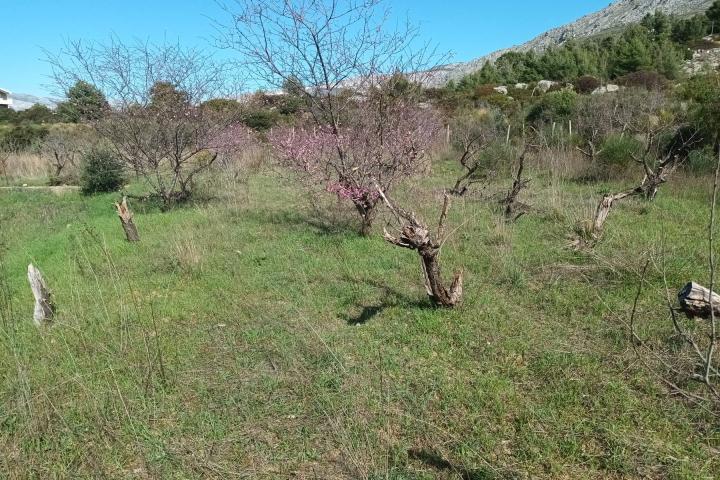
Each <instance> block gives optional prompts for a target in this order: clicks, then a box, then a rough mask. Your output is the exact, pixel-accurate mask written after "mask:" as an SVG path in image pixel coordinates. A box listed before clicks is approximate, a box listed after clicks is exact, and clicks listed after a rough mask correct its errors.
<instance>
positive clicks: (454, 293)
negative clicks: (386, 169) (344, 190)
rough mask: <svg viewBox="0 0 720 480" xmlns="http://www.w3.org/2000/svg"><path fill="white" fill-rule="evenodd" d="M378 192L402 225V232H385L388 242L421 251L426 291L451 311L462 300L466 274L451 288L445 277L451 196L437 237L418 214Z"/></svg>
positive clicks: (458, 275)
mask: <svg viewBox="0 0 720 480" xmlns="http://www.w3.org/2000/svg"><path fill="white" fill-rule="evenodd" d="M377 192H378V194H379V196H380V197H381V198H382V199H383V201H384V203H385V205H386V206H387V207H388V209H389V210H390V212H391V213H392V214H393V216H394V217H395V219H396V221H397V222H398V229H399V232H398V233H396V234H391V233H389V232H388V231H387V230H386V229H385V230H384V238H385V240H386V241H387V242H389V243H391V244H393V245H396V246H398V247H402V248H407V249H410V250H415V251H416V252H418V255H420V264H421V265H422V270H423V278H424V281H425V290H426V292H427V294H428V297H429V298H430V300H431V301H432V302H433V303H434V304H435V305H437V306H440V307H447V308H452V307H455V306H457V305H458V304H459V303H460V301H461V300H462V294H463V271H462V269H461V270H458V271H457V272H455V275H454V277H453V280H452V282H451V283H450V286H449V287H448V286H447V284H446V283H445V281H444V280H443V278H442V274H441V270H440V252H441V250H442V246H443V245H444V243H445V241H446V240H447V236H446V232H445V222H446V220H447V214H448V209H449V208H450V196H449V195H448V194H447V193H446V194H445V196H444V201H443V206H442V210H441V212H440V220H439V222H438V228H437V232H436V233H435V234H433V233H432V232H431V231H430V229H429V228H428V227H427V225H426V224H425V223H424V222H423V221H422V220H419V219H418V218H417V216H416V215H415V213H414V212H411V211H407V210H404V209H402V208H400V207H398V206H397V205H395V204H393V203H392V202H391V201H390V199H389V198H388V197H387V196H386V195H385V193H384V192H383V191H382V189H380V188H379V187H378V189H377Z"/></svg>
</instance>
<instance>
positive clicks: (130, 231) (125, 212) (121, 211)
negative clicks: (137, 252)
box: [115, 197, 140, 242]
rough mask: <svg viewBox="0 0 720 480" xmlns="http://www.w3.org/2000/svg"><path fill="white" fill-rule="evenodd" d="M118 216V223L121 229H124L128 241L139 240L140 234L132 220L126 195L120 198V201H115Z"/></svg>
mask: <svg viewBox="0 0 720 480" xmlns="http://www.w3.org/2000/svg"><path fill="white" fill-rule="evenodd" d="M115 208H117V212H118V217H120V223H121V224H122V227H123V230H125V237H126V238H127V241H128V242H139V241H140V234H139V233H138V230H137V227H136V226H135V222H133V213H132V212H131V211H130V208H129V207H128V204H127V197H123V198H122V202H121V203H116V204H115Z"/></svg>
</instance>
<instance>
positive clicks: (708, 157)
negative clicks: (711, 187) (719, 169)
mask: <svg viewBox="0 0 720 480" xmlns="http://www.w3.org/2000/svg"><path fill="white" fill-rule="evenodd" d="M716 165H717V155H715V153H714V152H713V149H712V147H711V146H709V145H707V146H705V147H703V148H701V149H699V150H693V151H692V152H690V154H689V155H688V158H687V162H686V167H687V169H688V171H690V173H692V174H694V175H706V174H708V173H711V172H713V171H714V170H715V167H716Z"/></svg>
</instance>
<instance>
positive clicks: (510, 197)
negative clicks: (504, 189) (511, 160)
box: [500, 142, 535, 222]
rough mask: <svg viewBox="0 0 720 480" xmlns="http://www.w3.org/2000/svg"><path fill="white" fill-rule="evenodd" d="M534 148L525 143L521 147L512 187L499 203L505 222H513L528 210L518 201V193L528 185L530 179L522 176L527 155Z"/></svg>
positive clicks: (527, 207)
mask: <svg viewBox="0 0 720 480" xmlns="http://www.w3.org/2000/svg"><path fill="white" fill-rule="evenodd" d="M534 147H535V146H534V145H532V144H530V143H527V142H526V143H525V145H524V146H523V149H522V153H521V154H520V157H519V159H518V162H517V167H516V170H515V173H514V174H513V183H512V187H511V188H510V190H509V191H508V193H507V195H505V197H504V198H503V199H502V200H501V201H500V204H501V205H502V207H503V215H504V216H505V218H506V219H507V220H510V221H513V222H514V221H516V220H517V219H518V218H520V217H522V216H523V215H525V214H526V213H527V212H528V211H529V210H530V206H529V205H527V204H525V203H523V202H521V201H519V200H518V197H519V196H520V193H521V192H522V191H523V190H524V189H526V188H527V186H528V184H529V183H530V179H529V178H524V177H523V174H524V172H525V160H526V159H527V154H528V153H529V152H530V150H531V149H532V148H534Z"/></svg>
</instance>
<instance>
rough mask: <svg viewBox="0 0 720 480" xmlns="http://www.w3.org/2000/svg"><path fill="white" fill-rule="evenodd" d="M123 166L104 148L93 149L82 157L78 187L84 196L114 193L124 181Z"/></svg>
mask: <svg viewBox="0 0 720 480" xmlns="http://www.w3.org/2000/svg"><path fill="white" fill-rule="evenodd" d="M123 173H124V171H123V164H122V162H121V161H120V159H118V157H117V156H116V155H115V154H114V153H113V152H112V151H111V150H108V149H106V148H95V149H92V150H90V151H89V152H88V153H86V154H85V155H84V156H83V159H82V173H81V175H80V185H81V188H82V193H83V194H84V195H92V194H94V193H100V192H114V191H116V190H118V189H119V188H120V187H121V186H122V184H123V182H124V181H125V177H124V174H123Z"/></svg>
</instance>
